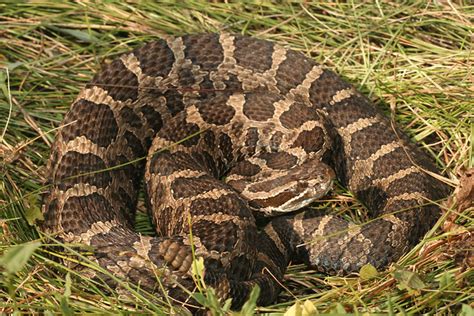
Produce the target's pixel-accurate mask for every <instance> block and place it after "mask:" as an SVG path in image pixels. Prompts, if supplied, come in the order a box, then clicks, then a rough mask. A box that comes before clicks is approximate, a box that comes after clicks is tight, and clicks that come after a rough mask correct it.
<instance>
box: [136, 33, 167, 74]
mask: <svg viewBox="0 0 474 316" xmlns="http://www.w3.org/2000/svg"><path fill="white" fill-rule="evenodd" d="M133 54H134V55H135V57H137V59H138V61H139V62H140V68H141V69H142V73H144V74H145V75H147V76H152V77H165V76H167V75H168V74H169V72H170V71H171V69H172V67H173V63H174V61H175V58H174V54H173V51H172V50H171V48H169V47H168V44H167V43H166V42H165V41H163V40H159V41H154V42H150V43H148V44H146V45H145V46H143V47H140V48H137V49H135V50H134V51H133Z"/></svg>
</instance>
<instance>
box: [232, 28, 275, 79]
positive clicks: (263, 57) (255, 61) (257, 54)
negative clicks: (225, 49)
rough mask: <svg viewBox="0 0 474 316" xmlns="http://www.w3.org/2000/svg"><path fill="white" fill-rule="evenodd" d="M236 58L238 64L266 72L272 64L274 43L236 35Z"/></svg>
mask: <svg viewBox="0 0 474 316" xmlns="http://www.w3.org/2000/svg"><path fill="white" fill-rule="evenodd" d="M234 45H235V51H234V58H235V59H236V60H237V64H238V65H240V66H242V67H244V68H247V69H251V70H254V71H258V72H264V71H266V70H269V69H270V68H271V66H272V54H273V46H274V44H273V43H272V42H269V41H262V40H258V39H255V38H252V37H248V36H236V37H235V41H234Z"/></svg>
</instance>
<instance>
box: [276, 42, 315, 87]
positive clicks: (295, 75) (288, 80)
mask: <svg viewBox="0 0 474 316" xmlns="http://www.w3.org/2000/svg"><path fill="white" fill-rule="evenodd" d="M315 65H316V64H315V63H314V62H313V61H311V60H310V59H308V58H307V57H306V56H304V55H303V54H302V53H300V52H295V51H292V50H288V51H287V53H286V59H285V60H284V61H283V62H282V63H281V65H280V67H279V68H278V71H277V74H276V80H277V87H278V89H279V90H280V92H281V93H282V94H287V93H288V92H289V91H290V90H291V89H293V88H295V87H296V86H298V85H299V84H300V83H302V82H303V80H304V79H305V78H306V74H307V73H308V72H310V70H311V69H312V68H313V66H315Z"/></svg>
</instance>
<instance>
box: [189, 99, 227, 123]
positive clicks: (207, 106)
mask: <svg viewBox="0 0 474 316" xmlns="http://www.w3.org/2000/svg"><path fill="white" fill-rule="evenodd" d="M227 101H228V98H227V97H226V96H225V95H222V94H218V95H216V97H214V98H211V99H206V100H203V101H202V102H199V103H198V104H197V108H198V111H199V114H200V115H201V117H202V119H203V120H204V121H205V122H207V123H209V124H214V125H225V124H227V123H229V122H230V120H232V118H233V117H234V115H235V109H234V108H233V107H232V106H230V105H228V104H227Z"/></svg>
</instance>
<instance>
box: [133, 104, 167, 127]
mask: <svg viewBox="0 0 474 316" xmlns="http://www.w3.org/2000/svg"><path fill="white" fill-rule="evenodd" d="M138 110H139V111H140V112H141V113H142V114H143V116H144V117H145V118H146V121H147V124H148V126H150V127H151V128H152V129H153V130H154V131H155V132H158V131H159V130H160V129H161V127H162V126H163V119H162V118H161V114H160V112H158V111H157V110H155V108H154V107H153V106H151V105H148V104H145V105H144V106H142V107H140V108H139V109H138Z"/></svg>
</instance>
